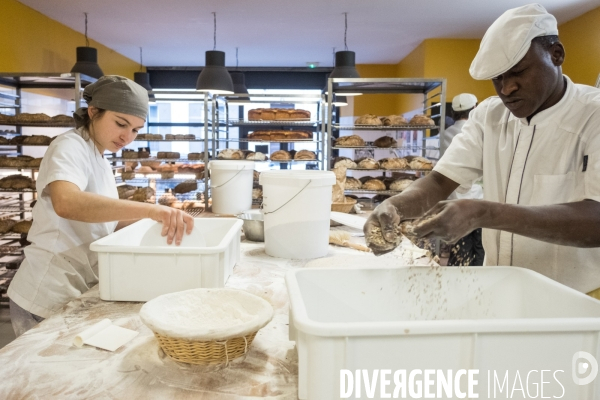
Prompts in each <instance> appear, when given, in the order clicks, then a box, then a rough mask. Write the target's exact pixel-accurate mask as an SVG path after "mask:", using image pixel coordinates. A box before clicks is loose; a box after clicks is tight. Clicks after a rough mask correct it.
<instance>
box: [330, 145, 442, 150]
mask: <svg viewBox="0 0 600 400" xmlns="http://www.w3.org/2000/svg"><path fill="white" fill-rule="evenodd" d="M331 149H332V150H346V149H366V150H417V149H418V150H423V149H425V150H439V149H440V148H439V147H430V146H425V147H423V146H401V147H378V146H373V145H365V146H332V147H331Z"/></svg>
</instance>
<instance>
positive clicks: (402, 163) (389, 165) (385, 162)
mask: <svg viewBox="0 0 600 400" xmlns="http://www.w3.org/2000/svg"><path fill="white" fill-rule="evenodd" d="M379 164H380V165H381V168H383V169H408V161H406V159H405V158H382V159H381V160H379Z"/></svg>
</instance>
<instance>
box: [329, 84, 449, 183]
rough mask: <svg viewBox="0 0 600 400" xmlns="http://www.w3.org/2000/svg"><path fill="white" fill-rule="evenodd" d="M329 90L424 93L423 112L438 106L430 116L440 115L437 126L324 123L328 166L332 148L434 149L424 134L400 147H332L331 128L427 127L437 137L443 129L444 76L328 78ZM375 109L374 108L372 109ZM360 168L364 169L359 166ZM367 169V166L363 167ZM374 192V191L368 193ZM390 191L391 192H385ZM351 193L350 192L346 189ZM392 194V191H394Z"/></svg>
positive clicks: (365, 129) (330, 115)
mask: <svg viewBox="0 0 600 400" xmlns="http://www.w3.org/2000/svg"><path fill="white" fill-rule="evenodd" d="M327 89H328V93H335V94H336V95H341V96H343V95H344V94H345V93H362V94H363V95H368V94H421V95H423V110H422V113H423V114H427V113H428V112H429V111H430V110H432V109H433V108H436V107H439V108H440V113H439V114H437V115H430V117H431V118H437V117H439V121H440V122H439V125H437V126H433V125H401V126H364V125H362V126H361V125H359V126H355V125H340V124H332V123H327V135H326V136H327V138H329V140H328V141H327V142H325V143H324V146H326V151H327V160H328V161H327V169H330V163H331V159H332V150H341V149H371V150H373V149H377V150H386V149H389V150H390V151H395V150H415V149H418V150H421V153H422V156H423V157H425V154H426V150H434V149H435V148H432V147H431V146H427V144H426V138H425V136H424V137H423V143H422V146H417V147H415V146H411V147H406V146H399V147H376V146H373V145H372V144H369V143H367V144H365V146H353V147H347V146H335V145H334V142H333V131H334V130H338V131H342V130H347V131H381V132H386V131H388V132H389V131H392V132H393V131H396V132H397V131H427V130H430V129H439V132H440V137H442V135H443V134H444V129H445V125H444V124H445V116H446V79H445V78H432V79H428V78H423V79H420V78H329V79H328V81H327ZM332 100H333V96H329V97H328V102H327V110H329V112H328V116H327V119H326V121H332V120H333V117H332V111H331V110H332ZM430 102H434V104H432V105H428V104H429V103H430ZM374 111H375V110H374ZM360 170H363V169H360ZM365 171H366V169H365ZM370 171H383V173H384V174H385V171H393V172H396V171H399V172H410V171H417V170H410V169H406V170H385V169H379V170H370ZM421 172H429V170H423V171H421ZM368 192H369V194H391V191H389V190H386V191H379V192H376V191H368ZM371 192H373V193H371ZM388 192H390V193H388ZM348 193H350V191H348ZM394 194H395V193H394Z"/></svg>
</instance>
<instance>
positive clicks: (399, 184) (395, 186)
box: [390, 179, 414, 191]
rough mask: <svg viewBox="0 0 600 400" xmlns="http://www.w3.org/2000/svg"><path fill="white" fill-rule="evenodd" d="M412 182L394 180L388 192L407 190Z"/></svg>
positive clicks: (409, 180) (408, 180)
mask: <svg viewBox="0 0 600 400" xmlns="http://www.w3.org/2000/svg"><path fill="white" fill-rule="evenodd" d="M413 182H414V181H413V180H412V179H396V180H394V181H392V183H391V184H390V190H396V191H402V190H405V189H406V188H408V187H409V186H410V185H411V184H412V183H413Z"/></svg>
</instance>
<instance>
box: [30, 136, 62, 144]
mask: <svg viewBox="0 0 600 400" xmlns="http://www.w3.org/2000/svg"><path fill="white" fill-rule="evenodd" d="M52 140H54V138H51V137H49V136H44V135H31V136H23V142H22V143H23V144H30V145H31V144H33V145H36V144H37V145H49V144H50V143H52Z"/></svg>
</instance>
